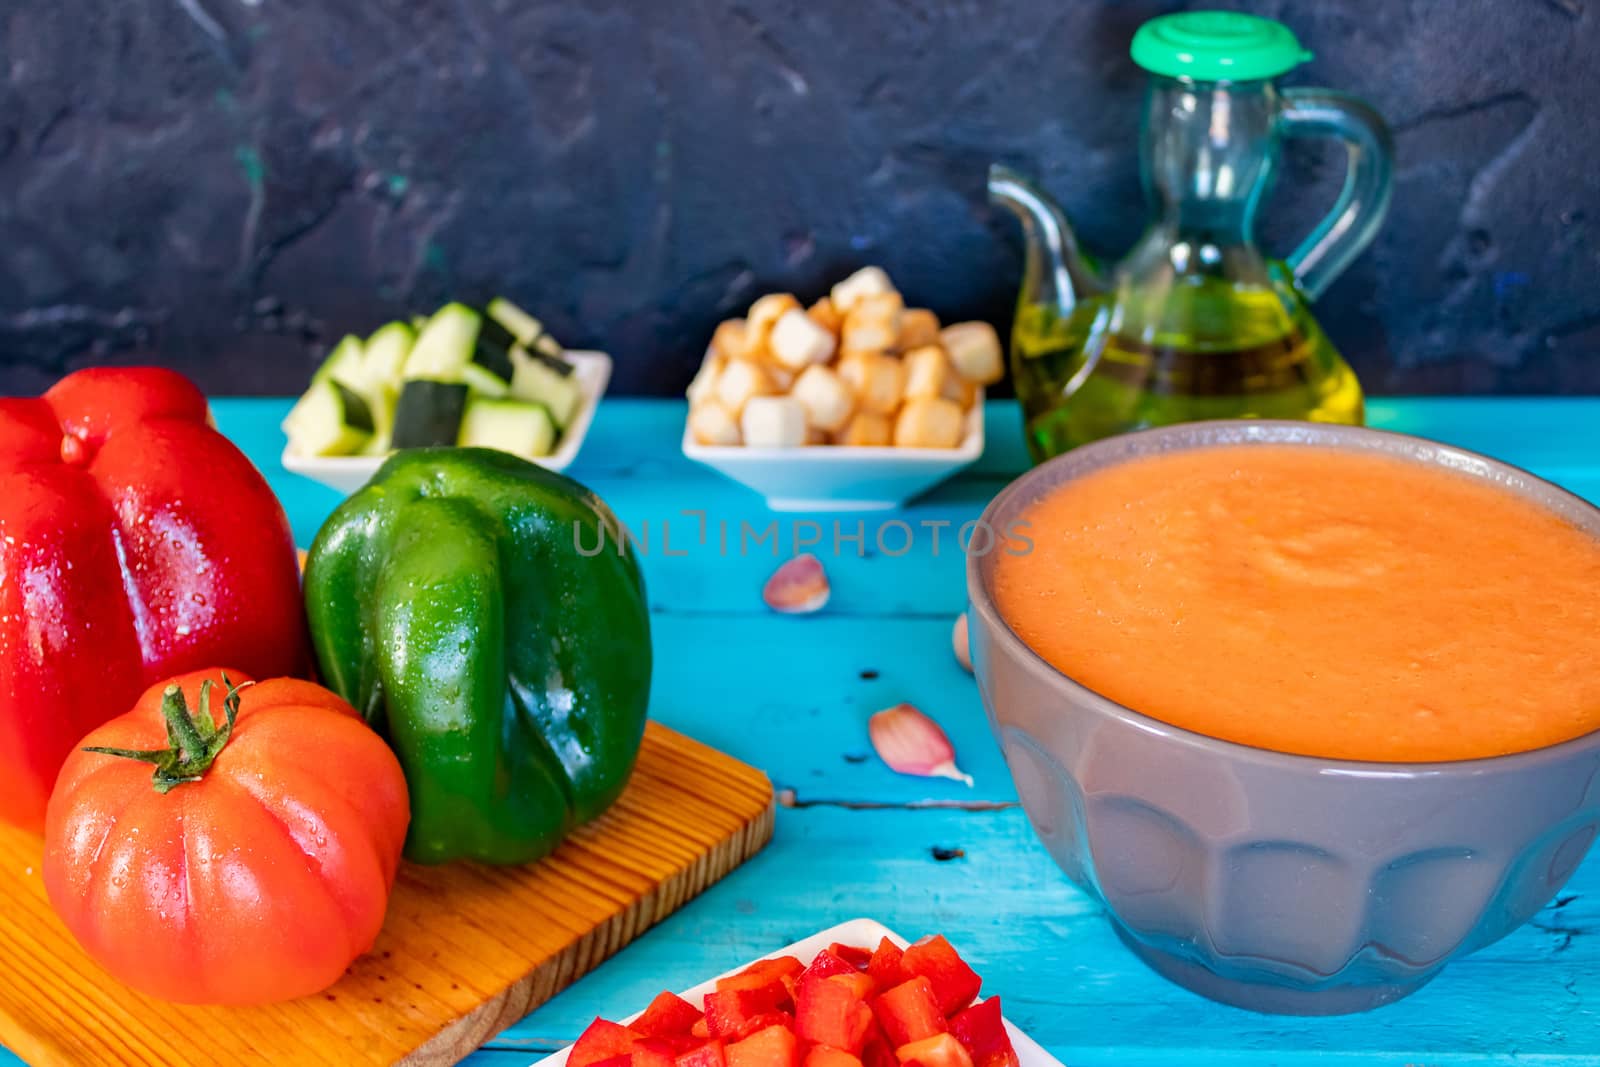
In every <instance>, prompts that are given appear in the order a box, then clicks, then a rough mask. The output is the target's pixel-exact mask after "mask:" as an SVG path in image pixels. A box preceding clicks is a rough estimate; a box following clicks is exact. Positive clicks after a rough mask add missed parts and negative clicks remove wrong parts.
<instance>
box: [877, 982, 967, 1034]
mask: <svg viewBox="0 0 1600 1067" xmlns="http://www.w3.org/2000/svg"><path fill="white" fill-rule="evenodd" d="M872 1011H873V1014H875V1015H877V1017H878V1023H879V1024H880V1025H881V1026H882V1027H883V1032H884V1033H886V1034H888V1035H889V1040H890V1042H892V1043H893V1044H894V1046H895V1047H896V1048H898V1047H900V1046H901V1045H909V1044H910V1043H911V1042H913V1041H921V1040H923V1039H924V1038H928V1037H933V1036H935V1035H936V1034H942V1033H944V1032H945V1031H946V1030H948V1029H950V1027H949V1024H947V1023H946V1022H945V1019H944V1012H942V1011H940V1010H939V1001H938V999H937V998H936V997H935V996H934V995H933V985H932V983H930V982H929V981H928V980H927V979H926V978H923V977H922V976H920V975H918V976H917V977H916V978H913V979H911V981H909V982H903V983H901V984H900V985H897V986H895V987H894V988H893V989H891V990H889V991H888V992H887V993H885V994H883V995H882V996H880V997H879V998H878V999H877V1000H875V1001H873V1002H872Z"/></svg>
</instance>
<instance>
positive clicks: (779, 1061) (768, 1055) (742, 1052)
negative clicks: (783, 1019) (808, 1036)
mask: <svg viewBox="0 0 1600 1067" xmlns="http://www.w3.org/2000/svg"><path fill="white" fill-rule="evenodd" d="M727 1057H728V1067H796V1065H797V1064H798V1063H799V1062H800V1041H799V1039H798V1038H796V1037H795V1036H794V1031H793V1030H791V1029H789V1028H788V1027H787V1026H785V1025H781V1024H780V1025H777V1026H768V1027H765V1028H763V1029H761V1030H757V1031H756V1032H755V1033H753V1034H751V1035H750V1036H749V1037H747V1038H745V1039H744V1040H743V1041H735V1042H734V1043H733V1044H731V1045H729V1046H728V1050H727Z"/></svg>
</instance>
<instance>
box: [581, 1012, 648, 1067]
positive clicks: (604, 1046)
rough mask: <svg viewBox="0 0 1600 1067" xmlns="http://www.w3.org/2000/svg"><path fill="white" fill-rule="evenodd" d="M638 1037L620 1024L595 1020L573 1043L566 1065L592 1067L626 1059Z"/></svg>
mask: <svg viewBox="0 0 1600 1067" xmlns="http://www.w3.org/2000/svg"><path fill="white" fill-rule="evenodd" d="M639 1036H640V1035H639V1032H638V1031H637V1030H630V1029H629V1028H628V1027H626V1026H623V1025H622V1024H621V1023H614V1022H608V1021H607V1020H605V1019H596V1020H595V1021H594V1022H592V1023H590V1024H589V1026H588V1029H586V1030H584V1032H583V1033H581V1034H579V1035H578V1040H577V1041H575V1042H573V1044H572V1051H571V1052H570V1053H568V1054H567V1063H568V1064H569V1065H570V1067H593V1065H595V1064H599V1063H603V1062H604V1061H606V1060H609V1059H627V1058H628V1057H629V1056H630V1055H631V1054H632V1051H633V1043H634V1042H635V1041H637V1040H639Z"/></svg>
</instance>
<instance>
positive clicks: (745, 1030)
mask: <svg viewBox="0 0 1600 1067" xmlns="http://www.w3.org/2000/svg"><path fill="white" fill-rule="evenodd" d="M769 1026H786V1027H788V1028H789V1029H791V1030H793V1029H794V1016H793V1015H790V1014H789V1013H788V1012H786V1011H769V1012H766V1013H764V1014H761V1015H757V1016H755V1017H754V1018H752V1019H750V1020H749V1021H748V1022H746V1023H745V1024H744V1025H743V1026H741V1027H739V1032H738V1033H737V1034H735V1035H734V1040H735V1041H743V1040H744V1039H745V1038H747V1037H749V1036H750V1035H751V1034H753V1033H755V1032H756V1031H757V1030H765V1029H766V1028H767V1027H769Z"/></svg>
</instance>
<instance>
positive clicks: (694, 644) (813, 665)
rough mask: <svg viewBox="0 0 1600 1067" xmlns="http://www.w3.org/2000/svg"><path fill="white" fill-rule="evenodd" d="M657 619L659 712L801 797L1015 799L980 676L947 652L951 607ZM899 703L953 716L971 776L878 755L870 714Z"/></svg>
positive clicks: (654, 708) (655, 702) (945, 721)
mask: <svg viewBox="0 0 1600 1067" xmlns="http://www.w3.org/2000/svg"><path fill="white" fill-rule="evenodd" d="M652 626H653V630H654V639H655V648H656V673H655V678H654V679H653V684H652V686H651V705H650V713H651V716H652V717H653V718H655V719H657V720H659V721H661V722H663V723H665V724H666V725H668V726H671V727H673V728H674V729H677V730H681V731H683V732H685V733H688V734H691V735H692V736H694V737H696V738H698V739H700V740H701V741H704V742H706V743H707V744H709V745H713V746H715V747H716V748H719V749H721V750H722V751H724V752H727V753H728V754H730V755H732V756H734V757H736V758H738V759H741V760H744V761H745V762H746V763H750V764H753V765H755V766H757V767H760V768H761V769H762V770H764V771H766V772H767V774H768V775H769V776H770V777H771V778H772V780H773V783H774V785H776V786H777V787H778V788H780V789H782V788H789V789H793V790H794V791H795V792H796V794H797V795H798V796H799V798H800V799H801V800H802V801H815V800H849V801H867V802H875V803H915V802H919V801H935V802H942V803H971V802H976V801H987V802H996V801H999V802H1005V801H1014V800H1016V791H1015V789H1014V788H1013V786H1012V784H1011V778H1010V776H1009V774H1008V773H1007V771H1006V768H1005V763H1004V761H1003V760H1002V758H1001V755H1000V749H999V746H998V745H996V744H995V742H994V740H993V738H992V737H991V736H990V734H989V727H988V724H987V722H985V720H984V717H983V706H982V704H981V703H980V702H979V700H978V689H977V685H976V683H974V682H973V680H972V676H971V675H969V674H967V673H966V672H965V671H964V670H962V669H961V667H960V666H959V665H958V664H957V663H956V660H955V656H954V655H953V654H952V653H951V651H950V620H949V618H948V617H943V616H941V617H939V618H936V619H902V620H899V621H895V622H892V623H890V622H886V621H885V620H882V619H823V618H819V617H816V616H811V617H805V618H775V617H770V616H756V617H753V618H736V617H730V616H709V617H707V616H678V615H657V616H655V618H654V619H653V621H652ZM734 630H737V632H738V638H737V642H736V643H735V642H732V641H730V633H731V632H732V631H734ZM864 671H865V672H869V673H873V674H876V677H870V678H863V677H862V673H863V672H864ZM901 701H906V702H908V703H912V704H916V705H917V706H918V707H920V708H922V709H923V710H924V711H925V712H927V713H928V714H929V715H931V716H933V717H934V718H935V719H936V720H937V721H938V722H939V723H940V725H941V726H943V727H944V729H945V732H946V733H948V734H949V735H950V739H951V742H952V743H953V744H954V746H955V749H956V755H957V759H958V760H959V761H960V763H961V766H962V769H963V770H965V771H966V772H967V773H968V774H971V775H972V777H973V786H972V788H970V789H969V788H967V787H966V786H964V785H962V784H961V783H959V782H951V781H947V780H945V779H942V778H936V779H927V778H910V777H907V776H905V775H899V774H895V773H893V772H891V771H890V770H888V768H886V767H885V766H884V765H883V763H882V762H881V761H879V760H878V759H877V758H876V757H875V756H873V755H872V749H871V746H870V744H869V743H868V739H867V719H868V717H869V716H870V715H871V714H872V713H873V712H874V711H877V710H878V709H880V708H885V707H888V706H890V705H892V704H897V703H900V702H901Z"/></svg>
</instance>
